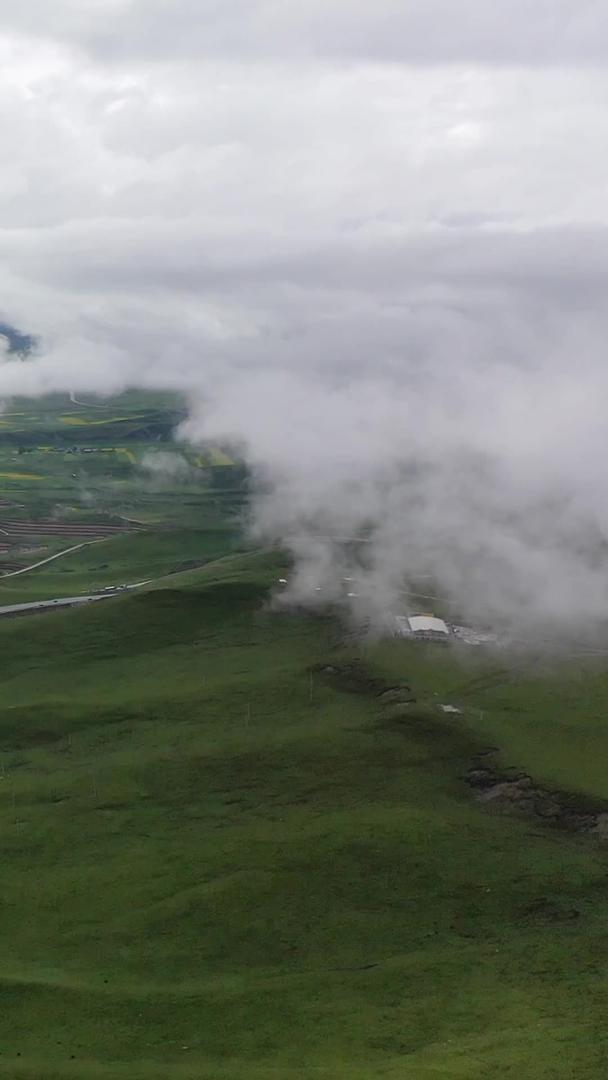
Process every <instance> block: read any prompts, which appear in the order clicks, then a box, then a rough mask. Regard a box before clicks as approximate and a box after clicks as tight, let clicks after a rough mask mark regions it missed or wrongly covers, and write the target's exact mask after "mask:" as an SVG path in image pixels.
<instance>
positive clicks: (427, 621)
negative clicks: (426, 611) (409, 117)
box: [409, 615, 450, 637]
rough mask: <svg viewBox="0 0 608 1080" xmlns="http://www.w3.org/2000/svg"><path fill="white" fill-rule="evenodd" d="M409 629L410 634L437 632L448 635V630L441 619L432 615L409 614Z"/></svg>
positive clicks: (444, 635)
mask: <svg viewBox="0 0 608 1080" xmlns="http://www.w3.org/2000/svg"><path fill="white" fill-rule="evenodd" d="M409 624H410V630H411V631H412V634H424V635H427V634H429V635H430V634H432V635H435V634H439V635H441V636H442V637H449V634H450V631H449V630H448V627H447V624H446V623H444V621H443V619H437V618H435V616H434V615H410V618H409Z"/></svg>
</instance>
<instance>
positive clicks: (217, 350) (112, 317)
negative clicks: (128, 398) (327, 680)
mask: <svg viewBox="0 0 608 1080" xmlns="http://www.w3.org/2000/svg"><path fill="white" fill-rule="evenodd" d="M600 16H601V9H600V5H599V4H591V3H587V4H580V3H579V4H576V5H575V4H574V3H572V2H568V3H566V2H562V3H558V2H555V0H552V2H551V3H549V2H546V3H545V2H542V3H541V2H540V0H537V2H536V3H531V4H528V5H525V6H524V4H523V3H521V4H520V3H519V0H509V2H506V0H505V2H497V3H494V4H487V3H486V4H482V3H481V2H479V0H467V2H464V0H463V2H462V3H456V4H455V3H451V2H450V3H448V2H447V0H432V2H431V0H427V2H425V3H422V2H420V3H418V2H417V3H409V4H407V3H406V4H404V3H402V2H399V3H397V2H396V0H394V2H393V0H391V2H389V0H380V2H379V3H377V4H374V5H369V4H368V3H363V2H361V3H360V4H358V3H356V2H353V0H349V2H348V3H346V0H326V2H324V3H323V4H322V5H321V3H317V2H316V0H314V2H313V0H311V2H308V3H303V4H301V5H296V4H293V3H286V2H278V0H274V2H270V0H266V2H262V0H260V2H257V3H256V2H248V3H246V4H245V3H242V4H240V3H232V4H219V3H215V2H214V3H211V2H202V3H201V2H200V0H197V2H196V3H194V0H172V2H171V3H168V2H160V0H156V2H154V0H146V3H144V2H143V0H141V2H131V3H128V2H126V0H114V2H109V0H103V2H102V0H95V2H93V0H90V2H88V3H84V2H82V0H79V3H77V4H76V3H73V4H72V3H70V4H68V3H61V2H58V3H56V4H53V5H50V6H49V5H45V4H42V3H34V2H32V0H24V2H22V3H21V4H20V5H18V6H16V7H15V9H14V10H13V11H11V12H9V11H8V9H7V10H6V11H5V12H4V13H3V14H2V15H0V317H1V318H2V319H4V320H6V321H9V322H12V323H14V324H16V325H17V326H18V327H19V328H20V329H22V330H27V331H31V332H34V333H38V334H39V335H40V336H41V347H40V355H39V356H38V357H37V359H36V360H35V361H32V362H30V363H27V364H23V363H17V362H11V361H10V360H8V361H7V360H6V358H5V359H4V362H3V363H2V366H1V367H0V394H4V395H5V396H6V395H10V394H13V393H17V392H19V391H22V392H26V393H31V394H35V393H42V392H44V391H46V390H48V389H53V388H68V389H72V388H74V389H78V388H80V389H89V390H96V391H99V392H112V391H114V390H117V389H119V388H120V387H121V386H124V385H127V384H138V385H145V386H162V387H179V388H181V389H183V390H184V391H185V392H186V393H187V394H188V396H189V400H190V402H191V419H190V421H189V423H188V425H187V428H186V432H187V433H188V434H189V436H190V437H192V438H200V437H204V436H205V435H206V434H208V435H210V436H214V437H220V436H229V437H232V438H234V439H235V440H236V441H237V442H238V443H239V445H241V446H242V447H243V448H244V450H245V452H246V453H247V455H248V456H249V459H250V460H251V461H252V462H253V463H254V464H255V466H256V468H257V469H258V471H259V473H260V475H262V476H263V477H264V481H265V484H266V485H267V487H268V494H267V495H266V496H265V498H264V499H263V500H262V499H261V500H259V501H258V503H257V514H258V522H259V525H260V527H263V528H265V529H266V530H267V531H269V532H271V533H273V534H275V535H279V536H285V535H296V534H297V535H298V536H299V537H300V539H299V540H298V541H297V547H298V552H299V553H300V555H301V562H300V566H301V568H302V574H303V578H302V580H304V581H305V582H306V583H307V584H309V583H310V580H312V578H311V575H312V577H314V574H322V575H325V579H326V584H327V577H328V575H329V576H332V575H333V576H334V577H335V576H336V575H337V574H338V572H339V569H338V568H339V565H340V564H339V558H341V557H342V556H341V555H339V553H336V555H335V558H336V559H337V560H338V561H337V562H332V560H329V561H328V559H327V553H326V552H323V553H322V554H319V549H318V548H317V547H316V546H315V544H314V542H312V541H311V540H310V535H311V533H314V532H315V531H316V532H318V530H319V528H320V527H321V526H322V527H323V528H324V529H325V531H328V530H331V529H334V530H335V531H338V532H341V533H343V532H344V531H345V530H347V531H348V530H350V531H359V530H361V529H371V530H372V532H373V533H374V535H375V543H374V545H372V546H371V548H370V552H371V554H370V555H369V562H370V566H369V569H368V572H367V573H366V574H365V575H364V581H363V582H362V583H361V586H360V591H362V592H363V593H364V594H365V595H366V596H367V607H368V609H369V608H370V607H371V606H375V607H378V606H380V607H383V608H386V607H387V606H390V604H391V603H393V602H394V590H395V588H396V583H397V582H398V581H399V580H400V578H401V575H402V573H403V572H404V571H410V572H418V573H421V572H428V571H429V570H430V571H432V572H434V573H437V574H439V575H440V576H441V577H442V580H443V581H444V584H445V585H446V587H447V588H449V589H450V590H451V591H452V592H453V594H454V595H455V597H456V598H457V600H458V602H459V603H460V604H461V605H464V606H468V607H470V608H472V609H475V610H479V611H482V610H486V611H488V612H492V613H494V614H495V613H497V612H503V613H504V612H508V613H509V614H511V615H513V616H515V615H517V614H521V613H522V612H523V613H524V614H525V616H526V618H530V619H533V618H535V617H537V616H538V615H539V614H546V613H547V612H550V613H551V615H552V616H553V617H555V618H558V617H560V618H562V619H564V620H568V619H570V618H571V611H572V608H573V606H575V605H577V604H580V603H584V604H585V605H586V606H587V608H588V609H589V610H590V611H593V612H594V613H595V614H596V615H597V616H598V617H599V616H601V615H603V613H604V611H605V606H606V601H607V600H608V588H607V587H606V585H605V584H604V566H603V561H602V560H603V552H604V544H605V540H604V537H605V536H606V534H607V531H608V516H607V515H606V512H605V509H604V506H605V504H606V498H605V495H606V480H607V479H608V477H606V475H605V468H604V465H603V461H604V459H607V460H608V458H607V456H606V452H605V450H606V438H605V434H604V427H605V424H604V418H603V402H604V400H605V393H606V376H605V359H604V352H605V342H606V340H607V339H608V316H607V315H606V312H605V310H604V308H605V304H604V297H605V295H606V286H607V283H608V282H607V277H608V220H607V219H608V206H607V204H606V199H605V191H606V185H607V183H608V156H607V155H606V153H605V150H604V147H605V146H606V145H607V144H608V108H607V105H608V100H607V99H608V76H607V75H606V74H605V72H604V69H603V67H602V62H603V61H604V60H605V58H606V51H607V48H606V47H607V42H608V33H607V31H606V28H605V26H604V23H603V20H602V19H601V18H600ZM413 462H416V468H415V469H413V467H412V463H413ZM500 490H502V491H503V492H504V495H503V496H498V495H497V492H498V491H500ZM556 507H561V509H559V510H557V509H556ZM541 509H542V513H541ZM472 522H474V523H475V527H474V528H471V523H472ZM302 536H308V538H309V539H308V541H307V543H308V547H307V546H306V544H304V546H303V541H302V539H301V537H302ZM294 543H295V542H294ZM607 580H608V577H607ZM372 596H375V597H376V598H377V599H378V598H381V601H380V600H378V602H377V603H376V601H374V604H372V600H371V597H372Z"/></svg>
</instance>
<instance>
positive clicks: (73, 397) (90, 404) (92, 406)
mask: <svg viewBox="0 0 608 1080" xmlns="http://www.w3.org/2000/svg"><path fill="white" fill-rule="evenodd" d="M70 401H71V402H72V404H73V405H85V406H86V408H87V409H107V407H108V406H107V405H98V404H97V403H96V402H94V401H80V399H79V398H77V397H76V394H75V393H74V391H73V390H70Z"/></svg>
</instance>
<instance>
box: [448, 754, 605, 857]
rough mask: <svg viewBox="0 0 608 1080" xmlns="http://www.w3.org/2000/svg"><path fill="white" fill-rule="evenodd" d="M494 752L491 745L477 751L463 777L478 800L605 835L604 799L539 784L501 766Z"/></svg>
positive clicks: (574, 829)
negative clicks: (479, 751)
mask: <svg viewBox="0 0 608 1080" xmlns="http://www.w3.org/2000/svg"><path fill="white" fill-rule="evenodd" d="M496 753H497V751H496V750H494V749H491V750H486V751H484V752H483V753H481V754H479V755H478V756H477V758H476V759H475V761H474V763H473V765H472V766H471V768H470V769H469V771H468V773H467V775H466V777H465V779H466V782H467V783H468V784H469V785H470V787H472V788H473V791H474V792H475V795H476V797H477V798H478V799H479V801H480V802H482V803H487V804H489V805H493V806H496V807H500V808H502V809H507V810H514V811H516V812H518V813H522V814H526V815H528V816H531V817H535V818H536V819H537V820H541V821H544V822H546V823H547V824H548V825H553V826H554V827H555V828H559V829H564V830H567V831H568V832H587V833H596V834H598V835H600V836H606V837H608V803H601V802H600V801H599V800H592V799H588V798H585V796H584V795H578V794H576V795H575V794H572V793H569V792H565V791H554V790H552V789H550V788H544V787H541V786H540V785H539V784H536V783H535V782H534V781H533V779H532V777H530V776H528V775H527V774H526V773H522V772H521V771H519V770H518V769H515V768H501V767H500V766H499V765H498V763H497V762H496V758H495V754H496Z"/></svg>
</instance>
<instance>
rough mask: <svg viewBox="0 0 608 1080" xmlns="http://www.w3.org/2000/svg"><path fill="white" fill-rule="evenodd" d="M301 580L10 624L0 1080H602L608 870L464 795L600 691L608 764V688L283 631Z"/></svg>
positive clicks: (251, 579) (0, 762)
mask: <svg viewBox="0 0 608 1080" xmlns="http://www.w3.org/2000/svg"><path fill="white" fill-rule="evenodd" d="M280 570H281V562H280V558H279V557H278V556H276V555H270V554H266V555H242V556H233V557H230V558H225V559H221V560H219V561H218V562H216V563H212V564H210V565H209V566H207V567H206V568H203V569H202V570H197V571H190V572H187V573H184V574H181V575H174V576H172V577H170V578H167V579H165V580H164V581H163V582H160V583H157V584H154V585H153V586H149V587H148V588H147V589H146V590H144V591H142V592H141V593H139V594H137V595H131V596H128V597H121V598H117V599H115V600H111V601H108V602H107V603H105V604H101V605H98V606H97V605H94V606H92V607H90V608H86V609H84V610H80V611H71V612H67V613H62V614H59V613H55V614H52V615H43V616H36V617H32V618H27V619H18V620H11V621H8V622H6V621H5V622H1V623H0V655H1V656H2V682H1V687H0V689H1V693H0V843H1V845H2V854H3V859H2V866H3V874H2V891H1V894H0V902H1V905H2V908H1V910H2V934H1V935H0V980H1V987H0V993H1V995H2V1008H1V1009H0V1076H6V1077H11V1078H14V1077H18V1078H22V1080H23V1078H28V1080H34V1078H36V1080H66V1078H79V1080H80V1078H83V1080H86V1078H89V1077H90V1078H93V1077H94V1078H108V1080H110V1078H111V1080H120V1078H121V1077H124V1078H125V1080H126V1078H129V1080H160V1078H163V1080H165V1078H168V1077H175V1078H176V1080H277V1078H279V1077H280V1078H294V1080H296V1078H297V1080H313V1078H314V1080H319V1078H321V1080H372V1078H374V1080H375V1078H376V1077H385V1078H387V1080H397V1078H398V1080H425V1078H429V1080H456V1078H466V1080H486V1078H490V1077H491V1078H492V1080H495V1078H502V1077H505V1078H506V1077H508V1078H517V1080H549V1078H551V1080H565V1078H576V1080H588V1078H591V1077H593V1078H600V1077H603V1076H604V1075H605V1068H604V1066H605V1056H606V1046H605V1041H606V1035H605V1009H606V1004H607V998H608V991H607V988H606V980H605V950H606V915H605V911H606V904H607V902H608V864H607V860H606V853H605V849H604V848H602V846H601V843H600V842H599V841H597V840H595V839H593V838H591V837H587V836H583V835H573V834H572V835H571V834H568V833H565V832H560V831H558V830H555V829H551V828H550V827H549V826H547V825H546V824H544V823H542V822H540V821H538V820H536V819H534V818H530V817H525V816H523V817H516V816H514V815H512V814H510V815H509V814H501V813H496V812H494V813H492V812H490V811H489V810H488V809H487V808H484V807H482V806H481V805H480V804H479V803H478V802H476V801H475V800H474V798H473V797H472V794H471V791H470V790H469V787H468V786H467V784H466V783H465V782H464V781H463V779H462V778H463V776H464V775H465V774H466V772H467V770H468V769H469V768H470V765H471V762H472V760H473V759H474V758H475V755H476V754H477V753H478V751H479V749H480V748H481V747H482V746H483V745H484V744H485V743H486V742H487V740H488V738H491V737H492V736H496V734H500V735H501V736H502V735H506V733H507V728H508V727H509V726H510V728H511V730H512V733H514V734H512V735H511V741H510V743H509V745H508V746H507V747H506V753H507V754H511V755H515V754H516V755H517V760H515V759H514V758H512V762H513V763H516V764H518V765H522V766H526V765H527V764H529V763H528V762H527V761H526V756H527V755H528V754H530V755H531V756H534V746H535V738H534V737H533V738H532V739H531V738H530V736H529V731H530V729H531V728H532V727H533V725H532V723H531V721H530V715H529V710H530V709H535V708H537V707H538V702H539V700H541V701H542V708H540V714H541V717H542V720H541V723H542V724H544V725H545V727H544V728H543V730H544V731H545V733H547V732H548V730H549V729H548V726H547V717H548V716H549V714H550V712H551V708H553V709H554V710H557V709H559V703H560V701H562V700H564V695H565V700H569V699H568V693H570V694H571V696H573V693H574V691H573V687H574V685H575V683H576V684H577V685H578V686H579V691H580V693H579V699H578V705H577V707H578V711H577V712H576V714H575V715H573V716H572V718H571V723H570V725H569V724H568V716H567V714H563V715H562V717H561V722H560V726H559V732H560V738H563V739H564V740H565V744H566V746H568V745H569V746H570V747H573V746H574V745H575V744H576V742H577V738H578V736H577V731H578V730H579V728H580V725H581V722H584V721H585V717H586V718H587V723H586V726H585V724H583V726H584V727H585V732H586V736H585V737H586V738H587V740H588V744H587V748H588V755H587V756H588V759H589V758H591V757H593V754H594V746H596V745H597V746H599V747H601V746H602V745H603V744H602V739H603V734H602V732H601V730H600V727H601V725H600V724H599V721H594V722H592V716H593V715H594V711H595V710H597V701H598V698H599V695H600V692H601V686H602V685H603V683H602V680H603V679H604V680H605V676H604V675H603V674H602V672H601V670H599V669H598V670H597V671H596V672H595V673H594V674H593V679H594V680H595V682H594V686H595V690H594V692H593V694H592V695H591V698H590V704H589V705H588V706H586V705H585V685H586V680H585V679H584V678H583V676H582V673H581V671H580V670H578V671H576V672H574V671H573V672H567V673H565V674H563V675H561V676H558V675H556V674H555V673H553V674H551V673H547V672H545V673H544V675H543V677H542V678H540V677H539V676H537V675H536V674H535V673H534V672H532V671H530V670H529V671H527V672H526V671H510V670H508V669H507V668H506V667H505V666H504V665H502V666H499V665H497V663H496V661H495V659H492V658H489V659H484V658H483V657H480V656H478V655H477V654H476V655H475V656H472V655H471V654H466V655H463V656H460V655H456V654H454V655H452V654H451V653H449V652H447V651H444V650H434V649H433V647H432V646H430V647H426V646H422V647H421V646H419V645H417V644H406V643H391V644H389V645H369V646H365V645H364V644H363V643H361V642H359V643H355V642H353V640H352V639H349V638H348V637H347V636H346V637H345V635H344V632H343V631H342V630H341V628H340V626H339V624H338V623H337V622H335V621H334V620H333V619H332V618H330V617H317V618H313V617H310V616H304V615H297V614H278V613H274V612H272V611H270V610H269V609H268V605H267V595H268V588H269V585H270V583H271V582H272V581H273V580H275V579H276V577H278V576H279V573H280ZM401 684H403V685H405V684H407V686H409V687H411V694H410V692H409V691H408V692H407V693H406V692H405V691H404V694H405V696H408V694H410V696H413V697H415V698H416V699H417V700H416V701H415V702H412V703H411V704H410V705H403V704H402V705H400V706H399V705H396V704H395V703H394V702H392V703H391V700H390V698H391V695H389V698H388V699H387V698H382V697H381V695H382V693H384V692H385V690H386V688H387V687H389V686H392V687H394V686H395V685H401ZM568 687H570V691H569V690H568ZM446 700H451V701H456V702H457V703H458V704H459V705H460V706H461V707H462V709H463V713H462V716H460V717H456V718H454V719H448V718H446V717H444V716H443V715H440V712H439V710H438V708H437V703H438V702H442V701H446ZM507 717H508V724H507V722H506V718H507ZM526 732H528V734H526ZM594 739H598V740H599V741H598V742H597V743H594V742H593V740H594ZM568 740H569V742H568ZM549 758H550V761H549V767H548V772H547V774H546V775H545V776H543V777H542V778H543V779H546V780H551V775H550V774H553V773H555V770H556V768H557V771H558V772H559V773H560V780H561V783H562V784H563V785H569V786H570V787H572V788H573V789H577V790H579V791H584V790H585V788H586V778H585V770H584V768H582V767H581V764H580V761H579V760H578V759H577V758H576V755H574V754H572V753H569V752H568V751H567V750H566V751H565V752H564V753H563V754H562V756H561V759H560V761H561V763H560V762H558V763H557V765H556V763H555V760H554V759H556V758H559V755H558V754H556V753H553V755H551V754H549ZM534 764H535V766H538V770H539V773H540V772H542V769H541V760H540V757H539V755H538V754H537V755H536V759H535V762H534ZM600 771H601V770H600V766H599V765H598V766H597V767H596V768H595V772H594V777H593V781H592V783H591V785H590V788H591V792H592V794H594V795H596V796H597V795H601V794H602V793H603V788H602V781H601V778H600ZM603 783H604V787H606V783H605V781H604V782H603ZM605 793H607V794H608V791H607V792H605Z"/></svg>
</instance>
